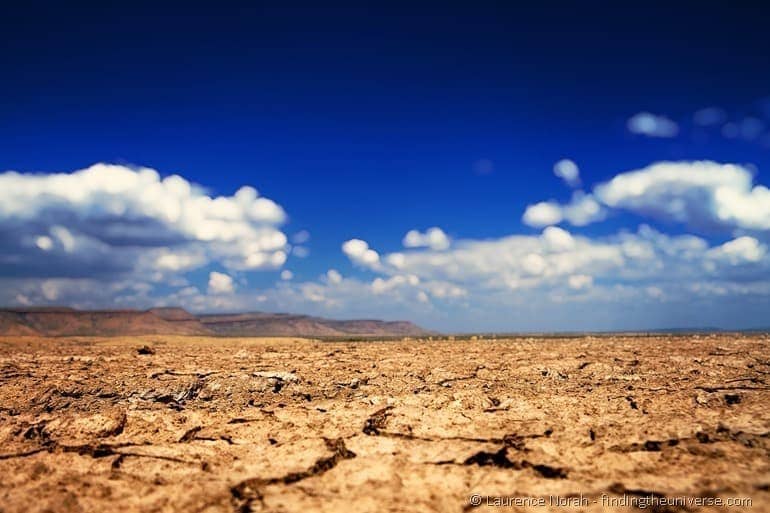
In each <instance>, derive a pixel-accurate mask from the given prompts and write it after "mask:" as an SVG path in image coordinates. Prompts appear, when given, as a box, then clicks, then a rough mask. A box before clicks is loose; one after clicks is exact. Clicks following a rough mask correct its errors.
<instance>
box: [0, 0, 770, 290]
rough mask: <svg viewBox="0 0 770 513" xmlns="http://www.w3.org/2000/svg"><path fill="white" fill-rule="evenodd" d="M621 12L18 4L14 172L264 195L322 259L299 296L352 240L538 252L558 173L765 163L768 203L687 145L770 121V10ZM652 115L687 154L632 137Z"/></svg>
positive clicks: (609, 7)
mask: <svg viewBox="0 0 770 513" xmlns="http://www.w3.org/2000/svg"><path fill="white" fill-rule="evenodd" d="M626 3H627V2H616V3H609V2H564V3H556V2H538V3H536V4H535V5H530V6H522V5H519V4H520V3H519V2H495V3H493V2H458V3H450V2H435V3H420V2H409V3H406V2H405V3H398V4H397V3H395V2H384V3H381V4H368V3H366V2H355V3H350V4H349V5H343V4H339V3H338V4H336V6H334V7H319V6H318V3H316V2H314V3H310V4H308V5H304V6H303V5H300V4H294V5H290V4H289V3H288V2H276V3H274V4H261V3H258V2H250V3H249V5H246V4H242V5H238V4H233V3H227V2H218V3H216V4H212V3H207V5H202V4H197V3H194V2H184V3H183V2H179V3H173V4H165V5H156V4H157V3H155V2H153V3H143V2H128V3H122V4H121V5H117V4H115V5H109V3H106V2H100V3H96V2H95V3H93V5H89V4H87V3H84V2H51V3H43V2H14V3H12V4H8V5H5V6H3V8H2V12H0V34H2V37H1V38H0V69H1V70H2V77H3V78H1V79H0V168H2V169H14V170H19V171H25V172H31V171H43V172H53V171H72V170H75V169H81V168H84V167H86V166H88V165H90V164H92V163H95V162H114V163H128V164H136V165H143V166H149V167H153V168H155V169H158V170H159V171H160V172H161V173H162V174H171V173H179V174H182V175H183V176H185V177H186V178H187V179H189V180H191V181H193V182H196V183H200V184H202V185H204V186H206V187H208V188H209V189H210V190H211V192H212V193H215V194H232V193H233V192H234V191H235V190H236V189H237V188H238V187H240V186H241V185H244V184H251V185H254V186H255V187H256V188H257V189H259V191H260V192H261V193H262V194H264V195H266V196H268V197H270V198H273V199H275V200H276V201H277V202H278V203H280V204H281V205H282V206H283V207H284V208H285V210H286V211H287V213H288V215H289V218H290V220H289V223H288V225H287V226H286V227H285V231H286V233H288V234H291V233H293V232H295V231H298V230H300V229H307V230H309V231H310V233H311V235H312V242H311V244H310V248H311V252H312V253H311V255H312V258H309V259H306V261H305V262H303V263H302V264H301V265H299V264H298V265H295V266H293V267H292V268H293V269H294V270H295V273H296V274H297V276H298V277H301V278H307V279H310V278H313V277H314V276H316V275H317V274H318V273H320V272H324V271H325V270H326V269H327V268H329V267H330V266H336V267H337V268H345V269H352V267H350V266H349V264H348V263H346V262H342V263H341V262H340V261H339V258H340V256H339V255H340V251H339V248H340V244H341V243H342V242H343V241H344V240H347V239H349V238H352V237H361V238H364V239H366V240H367V241H368V242H369V243H370V244H371V245H372V246H373V247H376V248H377V249H378V250H381V251H388V250H396V249H398V248H399V247H400V240H401V237H402V236H403V234H404V233H405V232H406V231H407V230H409V229H412V228H421V229H424V228H427V227H429V226H434V225H438V226H441V227H442V228H443V229H444V230H445V231H446V232H447V233H448V234H449V235H451V236H452V237H453V238H476V239H479V238H487V237H500V236H503V235H507V234H510V233H523V234H528V233H537V232H538V231H539V230H536V229H534V228H530V227H527V226H525V225H523V224H522V222H521V215H522V212H523V210H524V209H525V207H526V206H527V205H528V204H530V203H533V202H536V201H540V200H547V199H551V198H554V199H558V200H562V201H564V200H566V199H567V198H568V197H569V194H570V193H569V189H567V188H566V187H564V186H563V184H561V182H560V181H559V179H558V178H556V177H555V176H553V174H552V173H551V168H552V166H553V163H554V162H555V161H557V160H559V159H560V158H564V157H569V158H571V159H573V160H574V161H576V162H577V163H578V164H579V166H580V170H581V176H582V179H583V182H584V183H585V184H587V185H589V186H590V185H591V184H594V183H597V182H599V181H603V180H607V179H609V178H611V177H612V176H614V175H616V174H617V173H619V172H621V171H626V170H630V169H636V168H640V167H644V166H645V165H647V164H649V163H651V162H653V161H659V160H691V159H712V160H716V161H719V162H735V163H741V164H742V163H751V164H753V165H755V166H756V167H757V168H758V174H757V180H758V181H759V182H761V183H767V182H768V179H767V178H766V177H767V168H768V164H770V150H769V149H768V148H767V147H765V146H763V145H762V144H758V143H756V142H747V141H742V140H727V139H725V138H723V137H721V136H720V135H719V130H715V131H712V132H706V131H703V130H701V131H700V132H697V131H696V130H695V129H694V128H693V126H692V115H693V113H694V112H695V111H697V110H698V109H701V108H704V107H709V106H718V107H720V108H722V109H724V110H725V111H726V112H727V113H728V115H729V116H730V117H731V119H741V118H742V117H744V116H748V115H753V116H757V117H760V118H761V117H762V115H763V112H762V105H763V104H762V103H761V102H762V99H763V98H765V97H766V96H767V95H768V93H770V66H768V62H769V61H768V50H770V48H769V46H770V38H768V36H767V28H768V26H770V24H769V23H768V22H769V21H770V17H769V16H768V13H767V9H766V8H763V7H762V6H761V5H759V4H760V3H759V2H756V3H749V2H704V1H699V2H640V3H636V4H634V5H621V4H626ZM765 107H767V104H765ZM639 111H650V112H654V113H659V114H664V115H666V116H668V117H669V118H671V119H672V120H674V121H676V122H677V123H679V125H680V130H681V134H680V136H679V137H676V138H673V139H655V138H645V137H640V136H637V135H633V134H630V133H629V132H628V131H627V130H626V126H625V124H626V120H627V119H628V118H629V117H630V116H632V115H633V114H635V113H637V112H639ZM764 115H765V116H766V115H767V113H764ZM696 132H697V133H696ZM698 134H700V135H701V136H698ZM480 159H488V160H490V161H492V162H493V165H494V169H493V171H492V172H491V173H490V174H486V175H479V174H477V173H475V172H474V163H475V162H477V161H478V160H480ZM620 219H622V216H621V218H620ZM650 222H651V223H653V224H654V221H650ZM620 224H621V222H620V221H619V220H618V218H614V219H611V220H609V221H608V222H605V223H602V224H600V225H591V226H588V227H585V228H581V229H578V230H577V232H578V233H586V234H591V235H599V234H604V233H610V232H614V231H615V230H616V229H617V228H618V226H619V225H620ZM672 230H673V231H676V230H677V228H676V227H673V228H672ZM708 236H709V237H711V235H710V234H708ZM713 240H715V241H721V240H724V238H721V239H720V238H719V237H716V238H714V239H713ZM272 279H274V276H271V277H270V278H265V277H256V278H254V280H256V283H263V282H265V281H266V280H267V281H269V280H272Z"/></svg>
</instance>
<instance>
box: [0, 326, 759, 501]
mask: <svg viewBox="0 0 770 513" xmlns="http://www.w3.org/2000/svg"><path fill="white" fill-rule="evenodd" d="M769 376H770V337H768V336H767V335H761V334H755V335H745V334H717V335H708V334H704V335H653V336H631V335H616V336H581V337H564V338H559V337H551V338H537V337H520V338H511V339H484V338H480V339H464V340H398V341H372V340H367V341H349V342H333V341H320V340H309V339H296V338H251V339H249V338H216V337H194V336H188V337H184V336H131V337H107V338H105V337H60V338H44V337H24V336H17V337H4V338H2V339H0V511H2V513H15V512H19V513H21V512H24V513H27V512H100V511H120V512H172V511H173V512H177V511H183V512H201V513H204V512H206V513H219V512H248V511H275V512H315V511H318V512H382V511H392V512H401V511H404V512H407V511H414V512H417V511H420V512H425V511H435V512H442V513H443V512H458V513H460V512H467V511H639V510H645V509H646V510H650V511H658V512H674V511H770V408H769V406H770V385H768V384H767V380H768V378H769ZM645 501H647V502H645Z"/></svg>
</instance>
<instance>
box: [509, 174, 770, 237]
mask: <svg viewBox="0 0 770 513" xmlns="http://www.w3.org/2000/svg"><path fill="white" fill-rule="evenodd" d="M753 182H754V177H753V173H752V172H751V170H749V169H748V168H747V167H745V166H740V165H737V164H721V163H717V162H711V161H695V162H687V161H684V162H665V161H664V162H657V163H654V164H651V165H649V166H647V167H644V168H641V169H636V170H632V171H627V172H623V173H619V174H618V175H616V176H615V177H614V178H612V179H611V180H609V181H608V182H605V183H601V184H599V185H597V186H596V187H595V188H594V190H593V192H592V193H590V194H585V193H583V192H581V191H576V192H575V193H574V194H573V196H572V199H571V200H570V202H569V203H566V204H561V203H559V202H557V201H554V200H551V201H543V202H540V203H535V204H533V205H529V206H528V207H527V209H526V210H525V212H524V215H523V217H522V221H523V222H524V223H525V224H527V225H529V226H534V227H544V226H551V225H556V224H559V223H562V222H568V223H569V224H572V225H574V226H585V225H587V224H590V223H593V222H596V221H600V220H602V219H604V218H605V217H606V216H607V212H608V210H612V209H616V210H625V211H629V212H632V213H634V214H636V215H639V216H642V217H650V218H655V219H659V220H662V221H667V222H677V223H682V224H685V225H688V226H690V227H693V228H696V229H701V230H715V229H722V230H732V229H742V230H752V231H768V230H770V189H768V188H767V187H765V186H764V185H755V184H754V183H753Z"/></svg>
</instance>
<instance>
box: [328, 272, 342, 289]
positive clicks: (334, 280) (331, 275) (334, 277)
mask: <svg viewBox="0 0 770 513" xmlns="http://www.w3.org/2000/svg"><path fill="white" fill-rule="evenodd" d="M326 280H327V282H328V283H330V284H332V285H337V284H339V283H342V275H341V274H340V273H339V271H337V270H336V269H329V270H328V271H326Z"/></svg>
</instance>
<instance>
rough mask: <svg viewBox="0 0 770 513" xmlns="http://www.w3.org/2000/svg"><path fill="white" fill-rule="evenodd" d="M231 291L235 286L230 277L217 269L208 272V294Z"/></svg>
mask: <svg viewBox="0 0 770 513" xmlns="http://www.w3.org/2000/svg"><path fill="white" fill-rule="evenodd" d="M233 292H235V287H234V285H233V279H232V277H230V276H229V275H227V274H224V273H220V272H217V271H212V272H210V273H209V294H232V293H233Z"/></svg>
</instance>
